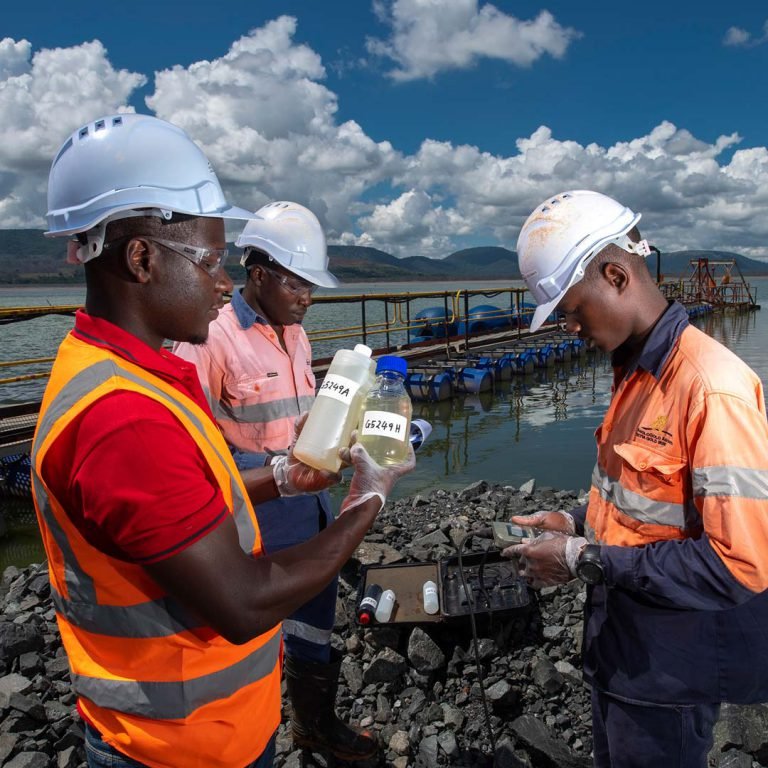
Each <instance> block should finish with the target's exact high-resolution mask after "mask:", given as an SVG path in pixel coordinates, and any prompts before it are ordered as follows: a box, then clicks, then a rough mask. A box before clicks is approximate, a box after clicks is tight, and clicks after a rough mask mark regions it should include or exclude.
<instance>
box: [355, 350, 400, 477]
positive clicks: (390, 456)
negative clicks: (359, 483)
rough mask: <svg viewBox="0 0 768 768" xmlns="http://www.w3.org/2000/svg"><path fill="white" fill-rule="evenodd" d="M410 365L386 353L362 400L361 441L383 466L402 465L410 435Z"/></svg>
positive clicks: (380, 359)
mask: <svg viewBox="0 0 768 768" xmlns="http://www.w3.org/2000/svg"><path fill="white" fill-rule="evenodd" d="M407 371H408V365H407V363H406V362H405V360H403V358H402V357H396V356H395V355H386V356H385V357H380V358H379V360H378V362H377V365H376V383H375V384H374V385H373V387H372V388H371V390H370V392H368V396H367V397H366V398H365V401H364V402H363V408H362V411H361V413H360V423H359V425H358V437H357V439H358V441H359V442H360V443H361V444H362V445H363V446H364V447H365V449H366V450H367V451H368V453H369V454H370V455H371V458H372V459H373V460H374V461H376V462H377V463H378V464H380V465H381V466H386V465H391V464H402V463H403V462H404V461H405V459H406V457H407V456H408V444H409V442H410V435H411V412H412V410H413V408H412V406H411V398H410V397H408V392H407V391H406V389H405V375H406V373H407Z"/></svg>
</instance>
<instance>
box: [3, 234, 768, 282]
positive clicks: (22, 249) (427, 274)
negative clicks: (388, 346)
mask: <svg viewBox="0 0 768 768" xmlns="http://www.w3.org/2000/svg"><path fill="white" fill-rule="evenodd" d="M230 246H231V248H232V249H233V251H234V252H236V250H237V249H235V248H234V245H232V244H230ZM65 256H66V243H65V241H64V240H63V239H60V238H56V239H49V238H45V237H43V236H42V231H41V230H33V229H5V230H2V229H0V286H2V285H9V286H11V285H19V286H23V285H77V284H82V283H83V282H84V276H83V268H82V266H80V265H78V264H67V262H66V258H65ZM328 256H329V258H330V268H331V270H332V271H333V273H334V274H335V275H336V276H337V277H338V278H339V279H340V280H341V281H342V282H372V283H375V282H401V281H402V282H414V281H421V280H423V281H425V282H429V281H438V280H454V281H455V280H467V281H470V280H471V281H473V282H477V281H483V280H520V279H521V277H520V270H519V268H518V264H517V254H516V253H515V252H514V251H511V250H509V249H507V248H502V247H499V246H480V247H475V248H464V249H462V250H459V251H455V252H454V253H451V254H448V255H446V256H445V257H444V258H437V259H434V258H426V257H424V256H404V257H402V258H398V257H395V256H392V255H391V254H389V253H386V252H384V251H381V250H378V249H376V248H369V247H364V246H354V245H329V246H328ZM698 258H708V259H710V260H716V259H735V260H736V264H737V265H738V267H739V269H740V270H741V272H742V273H743V274H744V276H745V277H755V276H765V275H768V262H763V261H757V260H755V259H750V258H748V257H746V256H742V255H741V254H736V253H730V252H726V251H717V250H710V251H701V250H698V251H697V250H691V251H675V252H669V253H662V255H661V272H662V274H663V275H665V276H667V277H673V276H674V277H687V276H689V275H690V273H691V265H690V263H691V260H695V259H698ZM648 265H649V267H650V268H651V270H652V271H653V272H654V273H655V271H656V258H655V256H650V257H649V262H648ZM227 271H228V272H229V274H230V276H231V277H232V279H233V280H234V281H235V283H238V282H242V281H243V280H244V279H245V270H244V269H243V268H242V267H241V266H240V264H239V263H238V259H236V258H231V259H230V261H229V263H228V264H227Z"/></svg>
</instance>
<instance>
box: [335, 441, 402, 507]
mask: <svg viewBox="0 0 768 768" xmlns="http://www.w3.org/2000/svg"><path fill="white" fill-rule="evenodd" d="M340 455H341V457H342V459H343V460H344V461H348V462H350V463H351V464H352V466H353V467H354V468H355V474H354V475H352V480H351V481H350V483H349V493H348V494H347V497H346V498H345V499H344V501H342V502H341V510H340V512H339V516H341V515H343V514H344V513H345V512H347V511H349V510H350V509H352V507H357V506H359V505H360V504H362V503H363V502H364V501H368V499H371V498H373V497H374V496H378V497H379V499H381V507H379V510H381V508H382V507H383V506H384V504H385V503H386V501H387V496H389V494H390V493H391V492H392V489H393V488H394V487H395V483H396V482H397V481H398V479H399V478H401V477H402V476H403V475H406V474H408V472H410V471H411V470H412V469H413V468H414V467H415V466H416V454H415V453H414V452H413V447H412V446H410V445H409V446H408V458H406V460H405V461H404V462H403V463H402V464H394V465H391V466H387V467H382V466H379V465H378V464H377V463H376V462H375V461H374V460H373V459H372V458H371V457H370V455H369V454H368V451H366V450H365V448H364V447H363V446H362V445H360V444H359V443H355V444H354V445H353V446H352V447H351V448H348V449H344V450H342V451H340Z"/></svg>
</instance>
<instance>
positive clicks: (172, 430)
mask: <svg viewBox="0 0 768 768" xmlns="http://www.w3.org/2000/svg"><path fill="white" fill-rule="evenodd" d="M48 202H49V213H48V219H49V225H50V228H49V232H48V233H47V234H48V235H49V236H75V238H76V239H75V240H73V241H72V242H71V243H70V256H71V257H75V258H77V259H78V260H80V261H81V262H83V263H84V264H85V274H86V284H87V294H86V304H85V310H84V311H81V312H79V313H78V315H77V318H76V323H75V329H74V330H73V331H72V332H71V333H70V334H69V335H68V336H67V337H66V338H65V340H64V342H62V345H61V347H60V349H59V353H58V355H57V359H56V362H55V363H54V367H53V370H52V372H51V379H50V382H49V385H48V387H47V389H46V394H45V396H44V399H43V404H42V407H41V413H40V420H39V423H38V428H37V433H36V435H35V441H34V445H33V451H32V465H33V490H34V496H35V505H36V509H37V513H38V520H39V522H40V526H41V530H42V533H43V541H44V544H45V547H46V552H47V555H48V560H49V570H50V576H51V592H52V599H53V602H54V605H55V608H56V613H57V619H58V623H59V627H60V630H61V634H62V641H63V643H64V646H65V649H66V651H67V654H68V657H69V662H70V667H71V672H72V681H73V686H74V688H75V690H76V691H77V693H78V707H79V710H80V712H81V714H82V715H83V717H84V719H85V721H86V747H87V756H88V763H89V765H90V766H99V765H115V764H118V763H117V762H115V761H120V760H125V759H126V758H128V759H129V760H131V761H133V762H132V763H131V764H138V765H148V766H153V767H156V768H172V767H173V768H177V767H178V766H200V768H202V767H203V766H205V768H211V767H213V766H215V767H217V768H244V766H259V768H261V766H267V765H270V764H271V761H272V755H273V751H274V731H275V729H276V727H277V724H278V723H279V720H280V665H279V661H280V660H279V648H280V643H279V637H280V622H281V619H282V618H283V617H285V616H287V615H288V614H290V613H291V612H292V611H293V610H295V609H296V608H297V607H298V606H300V605H302V604H304V603H305V602H306V601H307V600H308V599H310V598H311V597H312V596H313V595H315V594H317V593H318V592H319V591H320V590H321V589H323V588H324V587H325V585H326V584H327V583H329V582H330V581H331V580H332V579H333V578H334V577H335V575H336V573H337V572H338V570H339V569H340V568H341V566H342V565H343V564H344V562H345V561H346V559H347V558H348V557H349V556H350V555H351V554H352V552H353V551H354V549H355V548H356V547H357V545H358V544H359V542H360V540H361V539H362V537H363V536H364V534H365V532H366V531H367V530H368V528H369V527H370V525H371V523H372V522H373V520H374V519H375V517H376V515H377V513H378V511H379V510H380V508H381V506H382V504H383V502H384V500H385V499H386V496H387V494H388V493H389V491H390V490H391V488H392V486H393V485H394V482H395V481H396V479H397V477H398V476H399V475H400V474H402V473H403V472H405V471H408V470H409V469H410V468H412V466H413V460H411V462H410V463H409V464H408V465H406V466H405V467H403V468H399V469H395V470H391V469H390V470H383V469H381V468H379V467H377V465H375V463H373V462H371V461H370V459H369V457H368V456H367V454H366V453H365V451H364V450H363V449H362V448H361V447H360V446H354V447H353V448H352V449H351V451H349V450H348V451H347V453H346V454H345V458H347V459H348V460H349V461H351V462H352V464H353V465H354V467H355V474H354V476H353V478H352V480H351V483H350V493H349V495H348V497H347V498H346V499H345V501H344V502H343V504H342V512H343V515H342V517H341V518H340V519H339V520H338V522H337V523H336V524H335V525H333V526H332V527H330V528H328V529H327V530H325V531H323V532H322V533H321V534H319V535H318V536H317V537H315V538H314V539H313V540H312V541H311V542H310V543H307V544H303V545H300V546H297V547H293V548H290V549H286V550H284V551H282V552H280V553H277V554H275V555H274V556H272V557H265V556H264V555H263V547H262V542H261V536H260V532H259V528H258V522H257V520H256V516H255V514H254V511H253V506H252V505H253V504H254V503H258V502H260V501H263V500H266V499H269V498H274V497H275V496H276V495H278V494H280V495H291V494H295V493H304V492H307V491H315V490H319V489H322V488H325V487H327V486H328V485H330V484H332V483H334V482H335V481H336V480H337V477H336V476H335V475H331V474H329V473H323V472H318V471H317V470H312V469H310V468H309V467H306V466H304V465H302V464H300V463H299V462H298V461H296V460H295V459H294V458H293V457H292V455H291V454H290V452H289V454H288V456H285V457H280V459H279V460H278V461H276V462H274V463H273V464H272V465H271V466H269V467H264V468H260V469H253V470H248V471H245V472H243V473H242V474H241V473H239V472H238V470H237V468H236V467H235V465H234V462H233V461H232V458H231V455H230V453H229V451H228V449H227V446H226V442H225V441H224V439H223V437H222V436H221V434H220V432H219V430H218V428H217V427H216V425H215V423H214V422H213V419H212V417H211V414H210V411H209V409H208V405H207V403H206V400H205V398H204V396H203V393H202V390H201V388H200V385H199V382H198V380H197V377H196V373H195V371H194V367H193V366H191V365H189V364H187V363H184V362H183V361H181V360H179V359H178V358H176V357H175V356H174V355H173V354H171V353H169V352H167V351H165V350H164V349H163V347H162V345H163V342H164V340H165V339H176V340H184V341H192V342H196V343H202V342H203V341H205V339H206V337H207V334H208V323H209V322H210V321H211V320H212V319H214V318H215V317H216V315H217V314H218V310H219V308H220V307H221V306H222V305H223V297H224V294H225V293H227V292H229V291H231V289H232V283H231V281H230V279H229V277H228V276H227V274H226V272H225V271H224V269H223V261H224V258H225V257H226V248H225V238H224V219H225V218H249V217H250V214H248V213H247V212H245V211H242V210H241V209H235V208H232V207H230V206H228V205H227V203H226V201H225V200H224V197H223V194H222V192H221V187H220V185H219V183H218V180H217V179H216V176H215V174H214V173H213V171H212V169H211V167H210V164H209V163H208V161H207V159H206V158H205V156H204V155H203V153H202V152H201V151H200V150H199V148H198V147H197V146H196V145H195V144H194V143H193V142H192V141H191V140H190V139H189V137H188V136H186V134H184V133H183V132H182V131H180V130H179V129H178V128H175V127H174V126H172V125H170V124H168V123H165V122H164V121H161V120H157V119H155V118H151V117H147V116H143V115H114V116H110V117H106V118H103V119H100V120H96V121H94V122H93V123H89V124H88V125H86V126H83V127H82V128H81V129H80V130H79V131H77V132H75V133H74V134H73V135H72V136H71V137H70V138H69V139H68V140H67V142H65V144H64V145H63V146H62V148H61V150H60V151H59V153H58V154H57V156H56V158H55V160H54V162H53V166H52V168H51V174H50V178H49V192H48Z"/></svg>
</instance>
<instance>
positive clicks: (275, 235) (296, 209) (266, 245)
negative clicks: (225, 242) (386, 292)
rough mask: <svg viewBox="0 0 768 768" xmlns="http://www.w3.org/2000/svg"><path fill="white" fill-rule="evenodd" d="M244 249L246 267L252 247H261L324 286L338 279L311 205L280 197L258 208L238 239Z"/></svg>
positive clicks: (286, 266)
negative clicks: (292, 201)
mask: <svg viewBox="0 0 768 768" xmlns="http://www.w3.org/2000/svg"><path fill="white" fill-rule="evenodd" d="M235 245H236V246H237V247H238V248H244V249H245V250H244V251H243V256H242V258H241V259H240V263H241V264H242V265H243V266H246V263H247V261H248V255H249V250H250V249H251V248H258V249H259V250H260V251H264V252H265V253H267V254H268V255H269V256H271V257H272V258H273V259H274V260H275V261H276V262H277V263H278V264H279V265H280V266H281V267H284V268H285V269H287V270H288V271H289V272H293V273H294V274H295V275H298V276H299V277H301V278H303V279H304V280H307V281H308V282H310V283H313V284H314V285H321V286H323V288H335V287H336V286H337V285H338V284H339V281H338V280H337V279H336V278H335V277H334V276H333V275H332V274H331V273H330V272H329V271H328V251H327V249H326V245H325V234H324V233H323V228H322V227H321V226H320V222H319V221H318V220H317V216H315V214H314V213H312V211H310V210H309V208H305V207H304V206H303V205H299V204H298V203H291V202H288V201H286V200H279V201H277V202H274V203H267V204H266V205H265V206H262V207H261V208H259V210H258V211H256V216H255V217H254V218H253V219H251V220H250V221H249V222H248V223H247V224H246V225H245V229H243V231H242V233H241V234H240V237H238V238H237V240H236V241H235Z"/></svg>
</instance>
